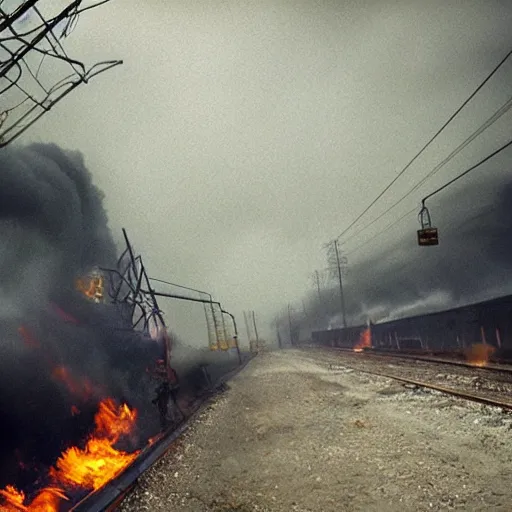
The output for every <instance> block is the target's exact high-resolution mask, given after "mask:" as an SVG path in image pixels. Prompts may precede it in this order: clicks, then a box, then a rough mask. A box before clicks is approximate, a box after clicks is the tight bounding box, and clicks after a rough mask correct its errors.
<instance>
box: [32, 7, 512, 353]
mask: <svg viewBox="0 0 512 512" xmlns="http://www.w3.org/2000/svg"><path fill="white" fill-rule="evenodd" d="M510 26H512V4H511V3H510V2H508V1H502V0H501V1H500V0H478V1H477V0H467V1H466V2H464V7H461V4H460V3H447V2H444V1H441V0H417V1H412V0H411V1H399V2H396V1H395V2H390V1H386V0H378V1H377V0H373V1H348V2H334V1H323V2H321V1H309V2H288V1H284V0H283V1H278V0H272V1H270V0H268V1H266V2H259V3H257V4H255V3H254V2H246V1H238V2H233V1H223V2H220V3H216V4H215V5H213V4H211V3H208V2H204V1H191V2H177V1H174V0H169V1H166V2H164V1H156V0H153V1H147V2H143V3H141V2H134V1H133V0H125V1H123V2H121V1H119V0H118V1H112V2H111V3H109V4H107V5H105V6H102V7H101V8H98V9H97V10H95V11H90V12H88V13H87V15H86V14H84V15H83V16H82V17H81V19H80V22H79V24H78V26H77V28H76V30H75V31H74V32H73V34H72V35H71V36H70V38H69V39H68V40H67V41H66V48H67V50H68V51H69V53H70V54H72V55H73V56H76V57H79V58H83V59H84V60H86V61H87V62H92V61H95V60H101V59H107V58H108V59H111V58H122V59H124V64H123V66H121V67H119V68H115V69H114V70H112V71H110V72H109V73H108V74H105V75H102V76H100V77H98V78H97V79H95V80H94V81H92V82H91V83H89V84H87V85H85V86H83V87H81V88H79V89H77V90H76V91H75V92H74V93H73V94H72V95H71V96H70V97H69V98H66V99H65V100H63V102H62V103H61V104H60V105H59V106H57V107H55V108H54V109H53V110H52V111H51V112H50V113H48V114H47V115H45V116H44V117H43V118H42V119H41V120H40V122H38V124H37V125H36V126H35V127H34V128H33V129H31V130H30V131H29V132H27V134H26V135H25V136H23V138H22V141H24V142H26V141H29V140H36V141H51V142H56V143H58V144H59V145H62V146H64V147H67V148H72V149H78V150H80V151H81V152H82V153H83V154H84V155H85V160H86V163H87V166H88V168H89V169H90V170H91V172H92V175H93V179H94V182H95V183H96V184H97V185H98V187H99V188H100V189H101V190H103V192H104V193H105V207H106V210H107V214H108V218H109V223H110V228H111V230H112V233H113V234H114V237H116V236H117V237H118V238H120V236H119V235H120V230H121V227H126V228H127V229H128V233H129V235H130V238H131V239H132V242H133V243H134V245H135V247H136V249H137V251H138V252H141V253H142V254H143V257H144V261H145V264H146V267H147V268H148V272H149V273H150V274H151V275H152V276H154V277H159V278H163V279H169V280H171V281H173V282H178V283H181V284H185V285H188V286H192V287H194V288H199V289H203V290H207V291H209V292H211V293H212V294H213V295H214V296H215V298H216V299H217V300H220V301H221V302H222V303H223V306H224V307H225V309H228V310H230V311H232V312H233V313H234V314H235V315H236V316H237V318H238V321H239V326H241V325H243V322H242V320H243V317H242V315H241V312H242V310H245V309H254V310H256V312H257V313H258V318H259V319H260V322H261V326H260V330H261V331H263V334H264V335H265V336H273V334H274V333H273V330H272V328H271V327H270V325H271V320H272V319H273V317H274V314H275V312H276V311H278V310H280V309H281V308H283V307H285V306H286V304H287V303H288V302H292V303H294V307H295V308H296V309H297V308H298V307H299V306H298V305H297V304H300V302H298V301H300V298H301V297H303V296H304V294H305V293H307V292H308V290H309V289H310V288H311V284H310V279H309V276H310V274H311V272H313V271H314V270H315V269H322V268H324V267H325V265H326V263H325V251H323V249H322V244H323V243H325V242H327V241H328V240H330V239H332V238H333V237H335V236H337V235H338V234H339V233H341V232H342V231H343V230H344V229H345V227H346V226H348V225H349V224H350V223H351V221H352V220H353V219H354V218H355V217H356V216H357V215H358V214H359V213H360V212H361V211H362V210H363V209H364V207H365V206H366V205H367V204H368V203H369V202H370V201H371V200H372V199H373V198H374V197H375V196H376V195H377V194H378V193H379V192H380V190H382V188H383V187H384V186H385V185H386V184H387V183H388V182H389V181H390V180H391V179H392V178H393V177H394V176H396V174H397V172H398V171H399V170H400V169H401V168H402V167H403V166H404V165H405V164H406V163H407V161H408V160H409V159H410V158H411V157H412V156H413V155H414V154H415V152H416V151H418V150H419V148H420V147H421V146H422V145H423V144H424V143H425V142H426V140H428V139H429V138H430V137H431V135H432V134H433V133H435V131H436V130H437V129H438V128H439V127H440V126H441V125H442V124H443V122H444V121H445V120H446V119H447V118H448V117H449V115H450V114H451V113H452V112H453V111H455V109H456V108H457V107H458V106H459V105H460V104H461V103H462V101H463V100H464V99H465V98H466V97H467V96H468V95H469V94H470V93H471V92H472V91H473V90H474V89H475V87H476V86H477V85H478V84H479V83H480V81H481V80H483V78H484V77H485V76H486V75H487V74H488V73H489V72H490V70H491V69H492V68H493V67H494V66H495V65H496V64H497V63H498V62H499V61H500V60H501V59H502V58H503V56H504V55H505V54H506V53H507V52H508V51H509V50H510V48H512V33H511V31H510ZM511 74H512V63H511V62H508V63H507V64H506V65H505V66H504V67H503V69H502V70H501V71H500V73H499V75H497V76H496V77H495V79H493V80H492V82H490V83H489V84H488V86H487V87H486V88H485V89H484V90H482V92H481V94H479V95H478V96H477V97H476V98H475V101H474V102H472V103H471V105H469V106H468V108H467V109H466V110H465V111H464V112H463V113H462V114H461V116H460V117H459V118H457V119H456V121H455V122H453V123H452V124H451V125H450V126H449V128H448V129H447V130H446V131H445V132H444V133H443V135H442V136H441V137H439V139H438V140H437V141H436V142H435V143H434V144H433V145H432V146H431V147H430V148H429V150H428V151H427V152H425V154H424V155H423V156H422V157H421V158H420V159H419V160H418V161H417V162H416V163H415V164H414V166H412V167H411V169H410V171H409V172H408V173H406V174H405V175H404V176H403V179H401V180H400V181H399V182H398V183H397V186H396V187H394V188H393V189H392V190H390V192H389V194H388V195H386V196H385V197H384V198H383V201H382V202H380V203H379V204H378V205H376V207H375V209H373V210H371V211H370V212H369V214H368V217H366V221H369V220H371V219H372V218H374V217H375V216H376V215H378V214H379V213H380V212H382V211H384V210H385V209H386V208H387V206H388V205H389V204H391V203H393V202H394V201H395V200H396V199H398V198H399V197H400V196H401V195H402V194H403V193H404V191H407V190H408V189H409V188H410V187H411V186H412V185H413V184H414V183H416V182H417V181H418V180H419V179H421V178H422V177H423V176H425V174H426V173H427V172H429V171H430V170H431V169H432V168H433V167H434V166H435V165H436V164H437V163H438V162H439V161H440V160H442V159H443V158H444V157H445V156H446V155H447V154H448V153H449V152H450V151H451V150H452V149H453V148H454V147H455V146H456V145H458V144H459V143H460V142H461V141H462V140H464V139H465V138H466V137H467V136H468V135H469V133H471V132H472V131H473V130H474V129H476V128H477V127H478V126H479V125H480V124H481V123H482V122H483V121H484V120H485V119H487V117H488V116H489V115H490V114H491V113H492V112H493V111H494V110H495V109H496V108H498V107H499V106H500V105H501V104H502V103H503V102H504V101H505V100H506V99H507V98H508V96H509V95H510V86H509V83H510V77H511ZM511 119H512V118H511V116H510V114H507V115H505V116H503V117H502V118H501V119H500V120H499V121H498V122H497V123H495V124H494V125H493V126H492V127H491V128H489V129H488V130H487V131H486V132H485V133H484V134H483V135H482V136H481V137H479V138H478V139H477V140H476V141H475V142H473V143H472V144H471V145H470V146H468V147H467V148H466V149H465V150H464V151H463V152H462V153H461V154H460V155H459V156H457V157H456V158H455V159H454V160H453V161H452V162H450V164H449V165H448V166H446V168H444V169H443V170H442V171H441V172H439V173H438V174H437V175H436V176H435V178H433V179H431V180H429V181H428V182H427V183H425V185H424V186H423V187H422V188H420V189H419V190H418V191H417V192H416V193H415V194H413V195H411V197H409V198H408V199H407V200H406V201H404V202H403V204H401V205H400V207H399V208H398V209H397V210H396V211H394V212H393V213H392V214H389V215H388V216H386V217H385V218H383V219H382V221H379V222H377V223H375V225H374V226H372V228H370V229H368V230H367V231H365V232H364V233H363V234H361V235H358V236H355V237H354V238H353V239H351V240H350V241H349V242H348V243H347V244H345V245H344V250H345V251H346V252H347V253H348V257H349V271H350V274H349V275H350V276H351V277H350V278H349V283H350V284H348V285H347V286H350V287H351V289H352V290H353V293H352V296H353V297H358V300H357V301H356V302H358V303H359V304H360V303H362V302H364V303H367V304H370V305H371V304H374V303H375V297H374V288H372V287H369V285H368V280H369V279H371V280H372V282H373V283H374V284H375V286H377V285H378V287H380V288H379V290H382V292H379V294H380V295H379V296H382V297H383V298H385V297H388V296H389V295H390V291H392V290H395V289H396V288H397V287H398V288H410V286H409V283H408V281H407V279H408V278H407V276H408V275H410V273H411V269H410V266H411V265H412V266H414V272H415V271H416V270H415V269H416V268H418V264H419V265H420V266H422V265H426V266H427V267H428V268H431V267H432V265H433V263H428V262H427V263H425V260H424V254H425V253H421V255H420V254H419V253H418V249H419V248H417V247H415V244H416V241H415V230H416V229H417V221H416V219H415V216H414V215H410V216H409V217H406V218H405V219H404V220H403V222H400V223H398V224H397V225H396V226H394V227H393V228H392V229H390V230H389V231H387V232H386V236H383V237H377V238H375V239H372V240H371V241H370V242H369V243H367V244H366V245H364V246H362V247H361V249H357V248H358V247H359V246H360V245H361V244H362V243H364V242H365V241H366V240H369V239H371V238H372V237H373V236H374V235H375V234H376V233H377V232H378V231H379V230H382V229H383V228H385V227H386V226H387V225H388V224H389V223H390V222H392V221H394V220H396V219H397V218H399V217H400V216H401V215H402V214H403V213H405V212H407V211H408V210H410V209H411V208H412V207H414V206H415V205H417V204H418V203H419V200H420V199H421V197H422V196H424V195H425V194H426V193H428V192H429V191H430V190H432V189H434V188H436V186H438V185H439V184H441V183H443V182H445V181H446V180H447V179H449V178H451V177H453V176H454V175H456V174H457V173H458V172H460V171H461V170H462V169H464V168H466V167H468V166H469V165H472V164H473V163H475V162H476V161H477V160H479V159H480V158H482V157H483V156H485V155H486V154H488V153H490V152H492V151H493V150H494V149H496V148H497V147H498V146H499V145H501V144H503V143H504V142H505V141H506V140H507V137H509V136H510V127H511ZM510 159H511V155H510V153H507V154H504V155H502V156H501V157H500V162H499V165H498V164H495V163H490V164H489V165H488V166H486V167H485V168H483V169H482V173H495V174H496V173H498V174H499V173H505V172H509V170H510V165H507V162H508V163H510ZM480 178H481V176H480V177H479V176H478V173H477V172H476V173H475V174H473V175H471V177H468V178H467V181H466V184H465V185H468V186H469V185H471V184H472V183H473V181H474V180H477V181H478V179H480ZM475 183H476V181H475ZM492 194H496V197H501V195H500V194H501V189H499V188H498V189H497V190H494V191H493V192H492ZM450 197H452V196H451V194H445V195H442V196H439V206H440V207H441V206H442V202H443V201H448V200H453V198H452V199H450ZM454 197H455V198H456V199H457V200H458V201H460V203H461V204H460V207H459V206H457V208H459V209H460V210H461V213H460V215H462V216H464V215H469V214H470V213H471V211H473V205H474V203H475V202H478V197H476V198H473V196H471V197H472V198H473V199H472V200H471V201H470V202H466V203H465V202H464V201H463V200H462V199H461V198H464V197H465V196H464V195H462V196H460V195H459V196H454ZM486 201H487V202H492V200H490V199H486ZM418 210H419V208H418ZM463 210H464V211H465V212H466V213H462V211H463ZM437 211H440V210H437V209H436V210H433V212H435V213H433V214H434V219H435V222H439V223H440V224H441V223H442V226H443V228H442V229H443V231H441V233H442V235H441V236H443V233H444V232H445V231H446V228H445V226H450V225H451V223H452V222H455V221H454V220H453V219H454V215H453V213H450V208H447V209H443V210H442V211H443V212H446V213H443V215H444V217H439V216H438V215H437ZM455 217H457V216H455ZM457 218H459V217H457ZM457 222H458V221H457ZM453 225H454V226H455V225H456V223H454V224H453ZM478 226H479V229H483V226H482V227H481V228H480V225H478ZM440 229H441V228H440ZM454 229H455V227H454ZM353 232H354V233H355V232H357V226H356V229H354V231H353ZM463 234H465V236H466V237H471V236H472V232H471V231H469V232H460V237H459V238H458V239H457V247H459V248H461V249H460V250H459V249H457V247H455V245H456V244H454V243H453V244H448V243H445V242H446V238H442V245H440V246H439V248H435V249H433V250H434V251H438V254H441V256H439V258H440V259H441V260H442V262H443V263H444V264H445V265H446V266H447V267H450V266H453V265H455V264H459V262H460V261H461V258H462V259H464V258H466V257H467V261H468V262H469V261H473V259H472V256H471V252H470V250H476V249H475V247H474V245H471V246H470V248H471V249H470V250H469V249H468V250H466V251H465V252H464V251H463V249H462V248H463V247H465V245H464V244H465V242H466V240H467V238H465V237H464V236H463ZM500 240H502V238H499V239H496V240H494V241H489V244H492V243H494V244H495V245H496V244H499V241H500ZM398 244H399V245H398ZM390 247H392V248H395V250H391V251H390ZM356 249H357V250H356ZM431 249H432V248H430V249H429V251H430V250H431ZM429 254H432V252H430V253H429ZM391 255H392V257H391ZM500 257H501V259H502V260H503V259H506V257H507V256H506V254H504V253H501V256H500ZM436 258H437V257H436ZM402 259H403V260H404V261H405V262H406V263H405V264H404V265H402V264H401V263H400V261H402ZM418 259H419V260H420V261H418ZM365 265H366V266H365ZM363 268H373V269H374V273H373V274H371V275H370V276H367V275H364V274H363V273H361V272H360V269H363ZM500 268H503V267H500ZM429 275H430V274H429ZM496 275H498V274H496ZM362 276H364V277H365V279H363V277H362ZM497 280H499V277H495V278H494V279H491V280H490V281H485V282H479V281H478V280H474V281H473V282H472V286H473V288H475V290H473V291H475V292H477V291H479V290H478V289H481V288H482V287H485V288H486V289H487V290H488V291H491V290H492V287H493V286H494V284H496V281H497ZM377 281H378V283H377ZM372 286H373V285H372ZM424 286H425V288H426V289H427V290H430V289H432V290H434V289H435V288H436V287H437V284H436V283H435V282H433V283H432V284H429V282H425V283H424ZM386 290H387V291H386ZM459 291H460V290H458V289H455V290H450V293H451V294H455V297H454V299H453V300H455V301H456V300H457V297H456V296H457V295H458V294H459ZM473 291H472V292H471V293H473ZM465 293H466V292H465ZM468 294H469V295H470V293H469V292H468V293H466V295H467V296H469V295H468ZM443 297H444V296H443ZM409 298H410V302H411V303H414V302H415V301H417V300H418V299H420V298H421V297H418V296H415V295H414V294H413V293H411V296H410V297H408V300H409ZM443 300H444V299H443ZM404 304H405V302H404ZM368 307H370V306H368ZM372 307H373V306H372ZM165 312H166V319H167V320H168V323H169V324H170V326H171V327H172V328H175V329H176V330H177V332H178V333H179V334H180V336H181V337H183V338H184V339H187V340H194V342H195V340H197V344H198V345H201V344H205V343H206V338H205V330H204V315H203V312H202V309H201V308H196V307H191V306H190V305H188V304H178V303H168V302H166V303H165ZM201 339H202V340H203V341H200V340H201Z"/></svg>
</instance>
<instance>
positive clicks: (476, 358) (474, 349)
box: [464, 343, 496, 366]
mask: <svg viewBox="0 0 512 512" xmlns="http://www.w3.org/2000/svg"><path fill="white" fill-rule="evenodd" d="M495 351H496V349H495V348H494V347H493V346H492V345H488V344H487V343H475V344H474V345H471V347H470V348H468V349H467V350H466V351H465V353H464V355H465V357H466V360H467V361H468V362H469V363H471V364H472V365H474V366H485V365H487V363H488V362H489V360H490V358H491V356H492V354H493V353H494V352H495Z"/></svg>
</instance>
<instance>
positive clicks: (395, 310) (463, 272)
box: [279, 164, 512, 340]
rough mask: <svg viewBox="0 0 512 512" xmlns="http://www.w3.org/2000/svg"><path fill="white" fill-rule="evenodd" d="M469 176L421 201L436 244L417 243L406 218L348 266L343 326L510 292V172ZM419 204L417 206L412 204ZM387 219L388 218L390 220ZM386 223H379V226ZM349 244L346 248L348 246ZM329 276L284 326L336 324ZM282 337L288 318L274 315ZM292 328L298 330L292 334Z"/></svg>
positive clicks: (304, 335) (307, 329) (336, 303)
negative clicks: (393, 232)
mask: <svg viewBox="0 0 512 512" xmlns="http://www.w3.org/2000/svg"><path fill="white" fill-rule="evenodd" d="M482 173H483V176H481V177H478V178H473V177H471V179H470V178H468V179H467V180H466V181H464V182H462V181H461V183H460V185H457V186H453V187H452V188H449V189H446V191H444V192H442V193H440V194H439V195H437V196H434V197H433V198H432V199H431V200H430V201H429V202H428V203H427V206H428V207H429V210H430V212H431V215H432V220H433V225H434V226H436V227H437V228H438V229H439V240H440V242H439V246H437V247H419V246H418V245H417V240H416V230H417V229H419V224H418V222H417V221H416V220H415V219H413V218H411V217H410V218H409V219H410V220H409V222H408V223H405V222H404V223H402V224H401V225H402V226H404V227H403V232H402V234H401V235H400V236H398V237H397V236H396V235H394V236H395V238H393V240H391V241H390V242H387V243H386V241H385V236H382V237H381V238H379V239H378V240H380V243H381V244H382V245H381V246H379V245H378V244H372V245H369V246H368V247H374V248H376V249H375V252H374V253H373V254H371V253H370V254H368V253H366V257H364V258H362V259H360V260H359V261H358V262H356V263H355V264H352V265H350V266H349V275H348V276H347V278H346V282H345V301H346V311H347V320H348V322H347V323H348V324H349V325H363V324H364V323H365V322H366V321H367V320H368V319H370V320H372V321H374V322H378V321H385V320H391V319H396V318H403V317H407V316H414V315H419V314H425V313H430V312H434V311H441V310H445V309H450V308H453V307H457V306H462V305H466V304H470V303H473V302H478V301H481V300H487V299H490V298H494V297H499V296H503V295H508V294H510V293H512V281H511V280H510V278H509V276H510V275H511V272H512V177H511V174H512V173H511V171H510V170H509V169H508V168H507V167H506V166H503V165H502V166H501V167H500V166H499V164H498V165H495V167H494V168H493V169H492V172H491V171H490V170H489V168H487V169H486V170H485V171H484V170H483V169H482ZM418 211H419V207H418ZM391 220H392V219H391ZM385 225H386V224H384V226H385ZM348 249H350V248H348ZM340 309H341V307H340V298H339V289H338V287H337V283H336V282H333V283H332V285H331V286H330V287H328V288H327V289H324V290H322V300H321V301H320V300H319V299H318V296H317V293H316V292H311V293H310V294H309V296H308V297H307V298H306V314H305V315H304V314H300V315H299V314H296V315H294V317H293V319H292V320H293V321H292V329H293V330H296V331H297V332H296V336H297V337H298V336H300V338H301V339H303V340H306V339H308V338H309V335H310V333H311V331H312V330H322V329H328V328H330V327H339V326H341V315H340ZM279 325H280V332H281V335H282V337H283V338H284V339H286V340H289V338H290V336H289V326H288V318H287V316H286V315H285V314H282V315H281V318H280V320H279ZM299 331H300V334H299Z"/></svg>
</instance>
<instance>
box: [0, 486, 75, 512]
mask: <svg viewBox="0 0 512 512" xmlns="http://www.w3.org/2000/svg"><path fill="white" fill-rule="evenodd" d="M0 496H2V497H3V498H4V500H5V503H4V504H3V505H2V508H1V510H2V511H5V512H20V511H23V512H56V511H58V510H59V505H60V502H61V501H62V500H68V498H67V496H66V495H65V494H64V492H63V491H62V490H61V489H59V488H57V487H46V488H45V489H43V490H42V491H40V492H39V493H38V494H37V496H36V497H35V498H34V499H33V500H32V502H31V503H30V505H27V506H25V505H24V504H23V502H24V501H25V493H24V492H23V491H18V490H17V489H16V488H15V487H13V486H12V485H8V486H7V487H6V488H5V490H0Z"/></svg>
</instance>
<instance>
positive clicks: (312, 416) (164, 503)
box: [120, 350, 512, 512]
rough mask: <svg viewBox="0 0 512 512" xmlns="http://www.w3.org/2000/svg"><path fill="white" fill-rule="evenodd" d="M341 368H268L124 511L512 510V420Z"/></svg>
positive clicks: (269, 361)
mask: <svg viewBox="0 0 512 512" xmlns="http://www.w3.org/2000/svg"><path fill="white" fill-rule="evenodd" d="M333 362H337V366H336V370H335V371H333V370H329V368H328V365H327V364H325V361H324V360H323V359H322V360H319V358H315V356H314V354H311V353H309V352H307V351H300V350H286V351H281V352H273V353H268V354H262V355H260V356H258V357H257V358H256V359H255V360H253V361H252V362H251V363H249V365H248V367H247V368H246V369H245V370H244V371H243V372H241V373H240V374H239V375H237V376H236V377H235V378H234V379H233V380H232V381H230V383H229V387H230V389H229V390H228V391H227V392H225V393H224V394H223V395H222V396H220V397H219V398H218V399H217V400H216V402H215V403H214V404H213V405H212V406H211V407H210V408H209V409H208V410H207V411H206V412H204V413H203V414H202V416H201V417H200V418H199V419H197V420H196V421H195V422H194V424H193V426H192V427H191V428H190V429H189V430H188V431H187V432H186V434H185V435H184V436H183V437H182V439H181V440H180V441H179V442H178V443H177V444H176V446H175V447H174V448H173V449H172V450H171V451H170V452H169V453H168V454H167V455H166V456H165V457H164V458H163V459H162V460H161V461H160V462H158V463H157V464H156V465H155V466H154V467H153V468H151V469H150V470H149V471H148V472H146V473H145V474H144V475H143V477H142V478H141V479H140V481H139V483H138V485H137V487H136V488H135V490H134V491H133V492H132V493H131V494H130V495H129V496H128V497H127V498H126V499H125V501H124V502H123V503H122V505H121V506H120V510H121V511H124V512H132V511H150V512H163V511H174V510H180V511H181V510H182V511H185V512H203V511H204V512H207V511H208V512H213V511H215V512H220V511H224V512H230V511H231V512H234V511H239V512H249V511H251V512H252V511H259V512H263V511H272V512H273V511H275V512H289V511H290V512H291V511H297V512H306V511H314V512H317V511H319V512H322V511H325V512H339V511H361V512H363V511H364V512H405V511H411V512H417V511H427V510H428V511H430V510H432V511H441V510H442V511H445V510H464V511H475V512H476V511H493V512H494V511H496V512H505V511H507V512H508V511H510V510H511V509H512V505H511V504H512V485H511V483H510V482H511V481H512V443H511V434H512V430H511V424H512V416H510V415H509V414H506V413H503V412H501V411H500V410H499V409H495V408H489V407H486V406H480V405H476V404H473V403H469V402H466V401H463V400H458V399H455V398H450V397H447V396H445V395H442V394H439V393H436V392H428V391H423V390H419V389H408V388H406V387H404V386H403V385H400V384H397V383H396V381H392V380H388V379H384V378H379V377H373V376H370V375H366V374H361V373H358V372H356V371H352V370H350V369H346V368H343V366H342V361H341V360H339V359H338V360H336V358H335V356H334V355H333ZM340 365H341V366H340Z"/></svg>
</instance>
